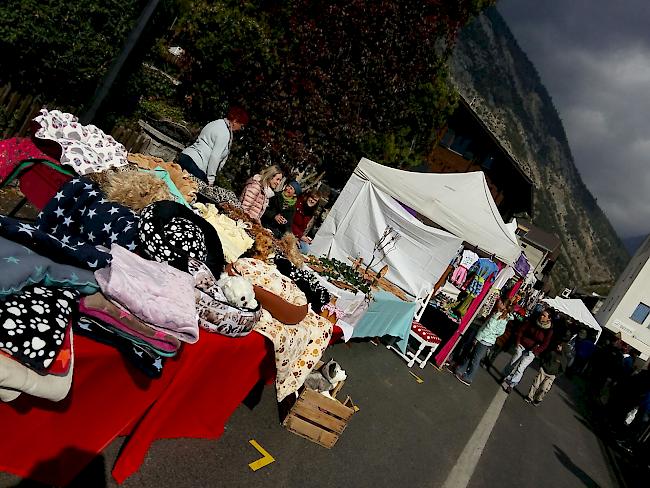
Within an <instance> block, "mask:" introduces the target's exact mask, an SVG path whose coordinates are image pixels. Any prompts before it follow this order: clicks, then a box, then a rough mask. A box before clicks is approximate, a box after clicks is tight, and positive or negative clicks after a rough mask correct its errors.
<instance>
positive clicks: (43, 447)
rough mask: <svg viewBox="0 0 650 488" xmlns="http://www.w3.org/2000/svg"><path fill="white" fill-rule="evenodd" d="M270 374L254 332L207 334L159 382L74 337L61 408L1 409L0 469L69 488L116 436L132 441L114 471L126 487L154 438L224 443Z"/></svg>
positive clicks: (27, 404) (25, 401) (19, 404)
mask: <svg viewBox="0 0 650 488" xmlns="http://www.w3.org/2000/svg"><path fill="white" fill-rule="evenodd" d="M269 360H270V362H269ZM274 372H275V366H274V365H273V350H272V347H271V345H270V343H268V348H267V342H266V340H265V339H264V338H263V337H262V336H261V335H259V334H256V333H252V334H249V335H248V336H246V337H242V338H229V337H225V336H221V335H217V334H210V333H202V334H201V339H200V341H199V342H198V343H196V344H192V345H189V346H188V345H186V346H185V347H184V348H183V351H182V353H181V355H180V356H179V357H177V358H175V359H173V360H170V361H167V363H166V364H165V367H164V371H163V375H162V377H161V378H159V379H157V380H151V379H149V378H147V377H146V376H145V375H144V374H142V373H141V372H140V371H138V370H137V369H135V368H133V367H132V366H131V365H130V364H127V363H126V362H125V361H124V360H123V359H122V357H121V355H120V353H119V352H118V351H117V350H116V349H113V348H111V347H109V346H105V345H103V344H100V343H97V342H95V341H93V340H90V339H87V338H85V337H81V336H79V335H77V336H75V370H74V377H73V381H72V389H71V392H70V394H69V395H68V397H67V398H66V399H65V400H64V401H62V402H60V403H52V402H48V401H41V400H38V399H36V398H34V397H29V396H28V395H21V397H19V398H18V400H16V401H14V402H12V403H10V404H2V405H0V424H1V425H2V428H3V442H2V443H0V469H1V470H3V471H8V472H11V473H14V474H17V475H19V476H22V477H26V478H30V479H34V480H37V481H41V482H44V483H51V484H56V485H59V486H63V485H66V484H67V483H69V482H70V481H71V480H72V479H73V478H74V477H75V476H76V475H77V474H78V473H79V471H81V469H83V468H84V467H85V466H86V465H87V464H88V463H89V462H90V461H91V460H92V459H93V458H94V457H95V456H96V455H97V454H99V453H101V451H102V450H103V449H104V448H105V447H106V446H108V445H109V444H110V443H111V442H112V441H113V440H114V439H115V438H116V437H118V436H120V435H124V434H128V433H130V436H129V438H128V439H127V441H126V442H125V445H124V446H123V449H122V451H121V452H120V455H119V457H118V459H117V462H116V463H115V466H114V469H113V477H114V478H115V479H116V480H117V481H118V482H122V481H123V480H124V479H126V478H127V477H128V476H129V475H130V474H132V473H134V472H135V471H137V469H138V468H139V467H140V465H141V463H142V461H143V459H144V456H145V455H146V453H147V450H148V448H149V446H150V445H151V443H152V442H153V441H154V440H156V439H163V438H178V437H194V438H216V437H219V436H220V435H221V434H222V433H223V430H224V425H225V423H226V421H227V420H228V418H229V417H230V415H231V414H232V412H234V410H235V409H236V408H237V406H238V405H239V404H240V403H241V402H242V400H243V399H244V398H245V397H246V395H247V394H248V392H249V391H250V390H251V388H252V387H253V386H255V385H256V384H257V382H258V381H260V379H268V378H272V376H273V374H274ZM265 377H266V378H265Z"/></svg>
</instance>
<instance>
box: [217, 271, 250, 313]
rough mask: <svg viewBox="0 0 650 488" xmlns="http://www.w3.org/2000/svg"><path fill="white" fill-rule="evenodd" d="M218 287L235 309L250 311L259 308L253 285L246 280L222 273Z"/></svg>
mask: <svg viewBox="0 0 650 488" xmlns="http://www.w3.org/2000/svg"><path fill="white" fill-rule="evenodd" d="M217 285H218V286H219V288H221V291H222V293H223V294H224V296H225V297H226V300H228V303H229V304H230V305H232V306H233V307H237V308H247V309H249V310H255V309H256V308H257V300H255V291H253V285H252V284H251V283H250V281H248V280H247V279H246V278H243V277H241V276H229V275H228V274H227V273H222V274H221V277H220V279H219V281H217Z"/></svg>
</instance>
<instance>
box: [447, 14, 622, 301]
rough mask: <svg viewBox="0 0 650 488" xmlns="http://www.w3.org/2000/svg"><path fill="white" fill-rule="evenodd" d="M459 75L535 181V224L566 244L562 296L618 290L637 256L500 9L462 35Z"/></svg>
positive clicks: (556, 278)
mask: <svg viewBox="0 0 650 488" xmlns="http://www.w3.org/2000/svg"><path fill="white" fill-rule="evenodd" d="M451 68H452V73H453V77H454V81H455V83H456V84H457V87H458V89H459V91H460V92H461V93H462V94H463V96H464V97H465V98H466V99H468V100H472V105H473V106H474V109H475V110H476V111H477V113H478V114H480V115H481V116H482V118H483V119H484V120H485V121H486V123H487V124H488V126H490V127H491V129H492V131H493V132H494V133H495V134H496V135H497V136H498V137H499V138H500V139H501V141H502V142H503V143H504V145H505V146H506V147H507V148H509V149H510V152H511V153H512V155H513V156H514V157H515V158H516V159H517V160H519V162H520V163H521V166H522V168H523V169H524V171H526V172H527V173H528V174H529V175H530V177H531V179H532V180H533V183H534V184H535V193H534V209H533V214H534V215H533V216H532V217H533V222H534V223H535V224H536V225H538V226H539V227H542V228H544V229H545V230H548V231H551V232H554V233H556V234H557V235H558V236H559V237H560V238H561V239H562V254H561V255H560V257H559V259H558V262H557V264H556V266H555V268H554V269H553V273H552V284H553V287H554V289H555V290H557V289H558V288H560V289H561V288H564V287H567V288H570V287H574V286H581V287H583V288H588V289H598V290H601V291H603V289H606V288H608V287H609V286H611V285H612V284H613V282H614V281H615V279H616V277H617V276H618V274H619V273H620V272H621V271H622V269H623V268H624V267H625V264H626V263H627V261H628V259H629V256H628V254H627V252H626V250H625V247H624V246H623V244H622V243H621V241H620V239H619V237H618V236H617V234H616V233H615V231H614V229H613V228H612V226H611V224H610V223H609V220H607V217H606V216H605V214H604V213H603V212H602V210H601V209H600V207H599V206H598V203H597V202H596V199H595V198H594V197H593V195H592V194H591V193H590V192H589V190H588V189H587V187H586V186H585V185H584V183H583V181H582V178H581V177H580V174H579V172H578V170H577V168H576V167H575V165H574V162H573V156H572V155H571V150H570V148H569V144H568V141H567V137H566V134H565V132H564V127H563V126H562V122H561V120H560V117H559V115H558V113H557V110H556V109H555V106H554V105H553V101H552V99H551V97H550V95H549V94H548V92H547V90H546V88H545V87H544V85H543V83H542V81H541V80H540V78H539V75H538V73H537V71H536V70H535V67H534V66H533V64H532V63H531V62H530V60H529V59H528V58H527V56H526V54H525V53H524V52H523V51H522V50H521V48H520V47H519V45H518V44H517V41H516V40H515V38H514V36H513V35H512V33H511V31H510V29H509V28H508V26H507V25H506V23H505V21H504V20H503V18H502V17H501V15H500V14H499V13H498V12H497V10H496V9H495V8H489V9H487V10H486V11H485V13H483V14H482V15H481V16H479V17H478V18H476V19H475V20H474V21H473V22H472V23H471V24H469V25H468V26H467V27H465V28H464V29H463V30H462V32H461V33H460V36H459V39H458V43H457V45H456V49H455V52H454V56H453V57H452V60H451Z"/></svg>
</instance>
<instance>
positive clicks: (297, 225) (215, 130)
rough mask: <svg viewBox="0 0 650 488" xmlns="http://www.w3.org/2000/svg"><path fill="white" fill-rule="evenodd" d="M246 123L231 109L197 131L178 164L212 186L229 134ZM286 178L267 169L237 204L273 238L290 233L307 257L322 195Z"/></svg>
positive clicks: (276, 169)
mask: <svg viewBox="0 0 650 488" xmlns="http://www.w3.org/2000/svg"><path fill="white" fill-rule="evenodd" d="M248 120H249V118H248V114H247V113H246V112H245V111H244V110H243V109H241V108H239V107H233V108H231V109H230V110H229V112H228V115H227V116H226V117H224V118H223V119H219V120H215V121H212V122H210V123H209V124H207V125H206V126H205V127H204V128H203V129H202V130H201V132H200V134H199V136H198V138H197V139H196V141H195V142H194V143H193V144H192V145H190V146H188V147H186V148H185V149H184V150H183V151H182V152H181V154H180V155H179V157H178V164H179V165H180V166H181V167H182V168H183V169H185V170H186V171H188V172H189V173H191V174H192V175H194V176H195V177H196V178H198V179H200V180H202V181H203V182H205V183H207V184H208V185H209V186H213V185H214V184H215V179H216V174H217V173H218V172H219V171H221V169H222V168H223V167H224V165H225V164H226V161H227V160H228V156H229V155H230V148H231V145H232V139H233V132H236V131H239V130H241V129H242V128H243V127H244V126H245V125H246V124H247V123H248ZM289 176H290V175H286V174H284V172H283V170H282V169H281V168H280V167H279V166H277V165H272V166H269V167H268V168H265V169H264V170H262V171H261V172H260V173H259V174H256V175H253V176H252V177H251V178H249V179H248V180H247V181H246V183H245V185H244V189H243V191H242V193H241V195H240V197H239V201H240V204H241V207H242V209H243V210H244V212H246V214H248V216H249V217H251V218H252V219H254V220H256V221H258V222H260V223H261V224H262V225H264V227H266V228H267V229H269V230H271V231H272V232H273V234H274V236H275V237H277V238H281V237H282V236H283V235H285V234H286V233H292V234H293V235H294V236H295V237H296V238H297V240H298V246H299V249H300V251H301V252H302V253H303V254H307V253H308V251H309V244H311V238H310V237H309V236H308V231H309V229H311V228H312V226H313V224H314V218H315V217H316V213H317V210H318V207H319V203H320V201H321V198H322V195H321V194H320V193H319V192H318V191H315V190H312V191H308V192H303V189H302V187H301V185H300V183H299V182H298V181H296V180H291V179H290V178H289ZM283 182H284V184H283Z"/></svg>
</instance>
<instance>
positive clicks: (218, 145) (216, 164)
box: [183, 119, 232, 184]
mask: <svg viewBox="0 0 650 488" xmlns="http://www.w3.org/2000/svg"><path fill="white" fill-rule="evenodd" d="M231 139H232V134H231V133H230V129H229V128H228V124H227V123H226V119H219V120H213V121H212V122H210V123H209V124H208V125H206V126H205V127H204V128H203V130H201V134H199V138H198V139H197V140H196V141H195V142H194V144H192V145H191V146H188V147H186V148H185V149H183V154H186V155H187V156H189V157H190V158H192V161H194V162H195V163H196V165H197V166H198V167H199V168H200V169H201V171H204V172H205V174H206V176H207V179H208V183H209V184H213V183H214V177H215V175H216V174H217V171H220V170H221V168H223V165H224V164H226V160H227V159H228V154H229V153H230V142H231Z"/></svg>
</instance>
